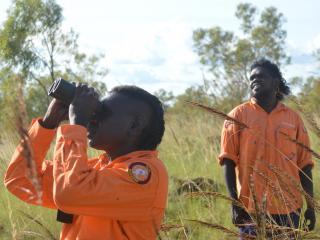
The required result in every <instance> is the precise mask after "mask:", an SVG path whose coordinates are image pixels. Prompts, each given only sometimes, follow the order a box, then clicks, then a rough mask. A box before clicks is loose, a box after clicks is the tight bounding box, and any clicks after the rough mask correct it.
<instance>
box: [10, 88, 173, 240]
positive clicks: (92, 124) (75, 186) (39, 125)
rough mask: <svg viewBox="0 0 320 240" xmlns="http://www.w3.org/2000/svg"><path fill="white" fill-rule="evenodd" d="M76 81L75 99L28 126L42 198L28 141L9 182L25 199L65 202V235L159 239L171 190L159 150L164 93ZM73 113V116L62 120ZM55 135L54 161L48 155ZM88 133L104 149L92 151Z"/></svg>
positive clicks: (60, 205)
mask: <svg viewBox="0 0 320 240" xmlns="http://www.w3.org/2000/svg"><path fill="white" fill-rule="evenodd" d="M72 89H73V90H74V91H73V93H72V98H70V100H71V103H70V102H68V101H61V100H58V99H54V100H52V102H51V103H50V105H49V107H48V109H47V112H46V114H45V116H44V117H43V118H39V119H36V120H34V121H33V123H32V125H31V127H30V129H29V141H30V146H31V150H32V153H33V154H32V156H33V161H35V164H36V168H37V173H38V179H39V182H40V184H41V187H42V188H41V189H42V199H41V200H42V201H41V204H39V203H38V202H37V199H36V197H35V196H37V193H36V190H35V188H34V186H33V185H32V182H31V180H30V179H29V178H28V175H27V171H28V166H27V161H26V159H25V156H24V154H23V147H22V146H23V145H22V144H20V145H19V146H18V147H17V149H16V151H15V153H14V155H13V157H12V159H11V162H10V164H9V166H8V169H7V172H6V175H5V185H6V187H7V188H8V189H9V191H10V192H11V193H13V194H14V195H16V196H17V197H18V198H20V199H21V200H23V201H25V202H28V203H31V204H34V205H42V206H44V207H48V208H53V209H60V210H61V211H59V214H58V219H59V218H60V220H65V221H64V222H67V223H65V224H63V228H62V231H61V234H60V239H68V240H69V239H70V240H71V239H79V240H82V239H95V240H99V239H110V240H118V239H139V240H140V239H148V240H150V239H156V236H157V232H158V230H159V228H160V224H161V221H162V218H163V215H164V209H165V206H166V200H167V193H168V175H167V171H166V168H165V166H164V164H163V163H162V162H161V160H159V159H158V157H157V151H156V148H157V146H158V144H159V143H160V142H161V139H162V136H163V133H164V119H163V109H162V105H161V103H160V101H159V100H158V99H157V98H156V97H155V96H153V95H151V94H150V93H148V92H146V91H145V90H143V89H141V88H138V87H134V86H120V87H116V88H114V89H113V90H112V91H111V92H110V94H109V96H108V97H106V98H104V99H103V100H102V101H100V100H99V95H98V94H97V92H96V91H95V90H94V89H93V88H89V87H88V86H86V85H83V84H77V85H76V86H74V87H73V88H72ZM57 98H58V97H57ZM62 100H63V98H62ZM69 103H70V104H69ZM66 119H69V124H65V125H61V126H59V125H60V123H61V122H62V121H63V120H66ZM56 133H57V134H56ZM55 135H57V136H56V145H55V151H54V156H53V161H47V160H44V158H45V156H46V153H47V151H48V149H49V147H50V144H51V142H52V141H53V138H54V137H55ZM87 138H88V139H89V145H90V146H91V147H93V148H95V149H98V150H102V151H104V152H105V153H104V154H102V155H100V156H99V157H97V158H93V159H88V156H87ZM62 211H63V212H62ZM66 217H67V218H66Z"/></svg>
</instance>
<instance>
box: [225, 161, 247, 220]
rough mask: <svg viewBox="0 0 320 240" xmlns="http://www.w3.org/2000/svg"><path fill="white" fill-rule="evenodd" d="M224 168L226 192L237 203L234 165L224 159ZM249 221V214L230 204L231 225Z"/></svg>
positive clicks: (232, 162)
mask: <svg viewBox="0 0 320 240" xmlns="http://www.w3.org/2000/svg"><path fill="white" fill-rule="evenodd" d="M222 165H223V166H224V177H225V181H226V185H227V190H228V192H229V196H230V197H231V198H232V199H233V200H235V201H239V198H238V190H237V178H236V169H235V168H236V165H235V163H234V161H232V160H230V159H228V158H225V159H224V160H223V162H222ZM249 219H250V216H249V214H248V213H247V212H246V211H245V210H244V209H243V208H241V207H239V206H237V205H235V204H232V223H233V224H243V223H245V222H246V221H248V220H249Z"/></svg>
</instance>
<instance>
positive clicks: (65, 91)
mask: <svg viewBox="0 0 320 240" xmlns="http://www.w3.org/2000/svg"><path fill="white" fill-rule="evenodd" d="M75 91H76V86H75V85H74V84H72V83H70V82H68V81H66V80H64V79H62V78H58V79H57V80H55V81H54V82H53V83H52V85H51V86H50V88H49V90H48V95H49V96H51V97H54V98H56V99H58V100H60V101H61V102H63V103H65V104H66V105H69V104H70V103H71V102H72V100H73V97H74V93H75Z"/></svg>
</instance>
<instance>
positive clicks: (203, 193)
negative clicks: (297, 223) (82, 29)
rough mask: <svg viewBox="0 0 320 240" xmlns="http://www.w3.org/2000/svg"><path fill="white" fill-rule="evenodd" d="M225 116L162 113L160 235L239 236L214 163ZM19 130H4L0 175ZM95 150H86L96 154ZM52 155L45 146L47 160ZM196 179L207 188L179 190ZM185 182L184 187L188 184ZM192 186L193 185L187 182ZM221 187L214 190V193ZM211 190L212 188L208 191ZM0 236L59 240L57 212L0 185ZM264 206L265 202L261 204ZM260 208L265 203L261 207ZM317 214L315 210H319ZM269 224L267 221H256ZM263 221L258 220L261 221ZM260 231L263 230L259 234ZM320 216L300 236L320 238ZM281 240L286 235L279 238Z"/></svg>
mask: <svg viewBox="0 0 320 240" xmlns="http://www.w3.org/2000/svg"><path fill="white" fill-rule="evenodd" d="M222 124H223V119H221V118H216V117H215V116H214V115H209V114H205V113H203V112H202V111H194V110H193V111H190V114H189V115H188V114H180V113H179V112H169V113H167V114H166V132H165V136H164V138H163V142H162V144H161V146H160V149H159V151H160V158H161V159H162V160H163V161H164V162H165V165H166V166H167V169H168V172H169V176H170V186H169V200H168V206H167V210H166V216H165V222H164V224H165V225H164V226H163V229H162V231H161V233H160V237H159V238H160V239H162V240H166V239H170V240H175V239H194V240H203V239H212V240H222V239H230V240H232V239H237V238H238V235H237V234H238V229H237V228H236V227H234V226H233V225H232V223H231V207H230V206H231V202H230V199H228V198H226V197H225V195H226V189H225V183H224V177H223V171H222V168H221V166H219V164H218V162H217V157H218V154H219V150H220V133H221V127H222ZM311 136H312V143H313V145H312V147H311V148H312V149H313V150H314V151H315V152H319V147H317V146H318V143H319V139H318V137H317V135H316V134H314V133H313V132H312V133H311ZM18 138H19V137H18V135H17V134H14V133H12V132H6V131H2V133H1V140H2V142H1V143H0V161H1V167H0V175H1V177H2V179H3V173H4V171H5V168H6V166H7V165H8V162H9V160H10V158H11V155H12V153H13V151H14V149H15V147H16V145H17V144H18ZM96 154H97V153H96V152H94V151H91V152H90V155H96ZM51 157H52V150H50V151H49V154H48V156H47V158H48V159H50V158H51ZM313 172H314V188H315V196H316V199H319V198H318V196H319V189H320V184H319V180H320V176H319V174H317V173H318V166H317V164H316V166H315V169H314V171H313ZM196 179H200V180H201V179H203V180H204V179H211V180H212V181H213V182H214V183H215V184H214V186H212V190H211V189H210V187H209V189H202V188H194V189H193V190H194V191H197V192H196V193H188V192H186V193H183V192H178V189H179V187H181V185H182V184H183V183H186V182H187V183H188V184H189V183H192V182H195V181H198V180H196ZM188 184H185V186H187V188H186V190H187V189H188V187H190V186H191V185H188ZM190 188H192V186H191V187H190ZM213 191H215V192H219V193H215V194H213V193H212V192H213ZM209 192H211V193H209ZM0 205H1V209H2V211H0V239H30V240H31V239H54V238H55V239H59V232H60V228H61V225H60V223H58V222H56V220H55V219H56V211H53V210H49V209H44V208H41V207H35V206H31V205H28V204H25V203H23V202H21V201H20V200H19V199H17V198H16V197H15V196H12V195H11V194H10V193H9V192H8V191H7V190H6V189H5V188H4V186H3V184H1V185H0ZM262 207H263V206H262ZM262 209H263V208H262ZM318 217H319V215H318ZM259 221H260V223H261V224H262V225H263V226H264V229H266V230H267V229H268V228H271V227H273V228H274V226H270V224H269V223H268V222H265V223H264V219H263V218H262V219H260V220H259ZM261 221H262V222H261ZM262 234H263V233H262ZM315 235H320V218H319V219H318V222H317V225H316V230H315V231H314V232H313V233H312V234H309V235H304V236H303V239H320V238H317V237H318V236H315ZM283 239H286V238H285V237H283Z"/></svg>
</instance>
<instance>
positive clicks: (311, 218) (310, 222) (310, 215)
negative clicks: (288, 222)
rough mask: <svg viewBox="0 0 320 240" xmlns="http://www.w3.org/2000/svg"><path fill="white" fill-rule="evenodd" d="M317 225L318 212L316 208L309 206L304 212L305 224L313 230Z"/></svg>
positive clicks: (308, 228)
mask: <svg viewBox="0 0 320 240" xmlns="http://www.w3.org/2000/svg"><path fill="white" fill-rule="evenodd" d="M315 225H316V214H315V211H314V208H307V210H306V211H305V212H304V226H306V227H307V230H309V231H312V230H314V227H315Z"/></svg>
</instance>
